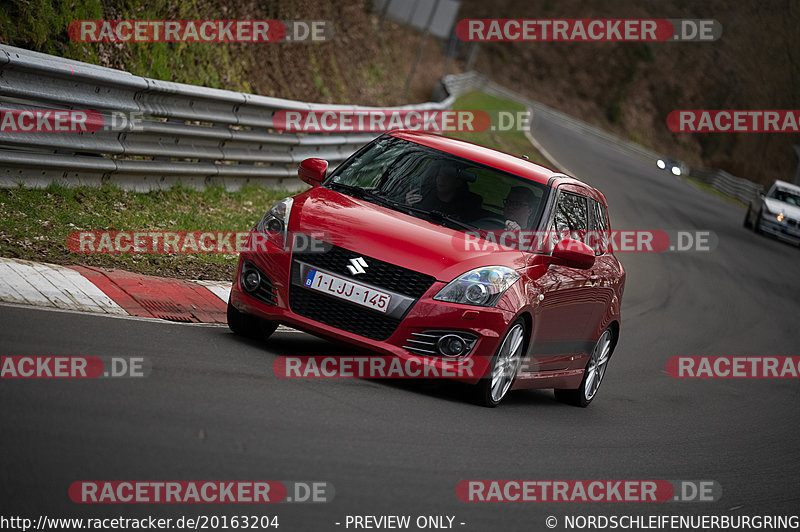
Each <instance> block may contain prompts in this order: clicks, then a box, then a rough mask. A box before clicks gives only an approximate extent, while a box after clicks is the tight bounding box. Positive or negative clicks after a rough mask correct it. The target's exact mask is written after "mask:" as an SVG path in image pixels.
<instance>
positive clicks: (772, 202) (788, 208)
mask: <svg viewBox="0 0 800 532" xmlns="http://www.w3.org/2000/svg"><path fill="white" fill-rule="evenodd" d="M764 203H765V204H766V206H767V209H769V210H770V212H774V213H779V212H782V213H783V214H784V216H788V217H789V218H792V219H794V220H800V207H798V206H796V205H792V204H790V203H784V202H783V201H779V200H776V199H775V198H764Z"/></svg>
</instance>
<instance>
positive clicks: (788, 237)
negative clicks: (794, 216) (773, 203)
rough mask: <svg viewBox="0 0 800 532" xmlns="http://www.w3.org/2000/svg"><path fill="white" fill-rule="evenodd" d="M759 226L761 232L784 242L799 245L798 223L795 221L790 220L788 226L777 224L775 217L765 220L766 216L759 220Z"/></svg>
mask: <svg viewBox="0 0 800 532" xmlns="http://www.w3.org/2000/svg"><path fill="white" fill-rule="evenodd" d="M759 224H760V225H759V227H760V228H761V230H762V231H763V232H765V233H768V234H770V235H773V236H775V237H777V238H779V239H781V240H784V241H786V242H790V243H792V244H798V245H800V223H798V222H797V221H795V220H792V221H791V225H790V223H789V222H787V223H781V222H778V221H777V220H776V219H775V217H769V218H767V217H766V216H762V217H761V219H760V220H759Z"/></svg>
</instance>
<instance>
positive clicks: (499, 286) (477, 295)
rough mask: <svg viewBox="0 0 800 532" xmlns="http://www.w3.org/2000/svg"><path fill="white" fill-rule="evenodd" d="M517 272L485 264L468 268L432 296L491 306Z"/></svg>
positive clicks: (465, 303) (514, 279)
mask: <svg viewBox="0 0 800 532" xmlns="http://www.w3.org/2000/svg"><path fill="white" fill-rule="evenodd" d="M517 279H519V274H518V273H517V272H515V271H514V270H512V269H511V268H506V267H505V266H485V267H483V268H475V269H474V270H470V271H468V272H466V273H464V274H462V275H460V276H459V277H458V278H456V279H454V280H453V281H450V282H449V283H447V286H445V287H444V288H442V289H441V290H439V293H438V294H436V295H435V296H433V299H435V300H436V301H447V302H449V303H462V304H464V305H476V306H479V307H493V306H494V305H495V304H497V302H498V301H499V300H500V297H501V296H502V295H503V294H504V293H505V291H506V290H508V288H509V287H510V286H511V285H512V284H514V282H515V281H516V280H517Z"/></svg>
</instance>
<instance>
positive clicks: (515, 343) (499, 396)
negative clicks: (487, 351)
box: [474, 318, 528, 408]
mask: <svg viewBox="0 0 800 532" xmlns="http://www.w3.org/2000/svg"><path fill="white" fill-rule="evenodd" d="M527 338H528V330H527V328H526V327H525V322H524V321H523V320H522V318H517V319H516V320H515V321H514V323H512V324H511V326H510V327H509V328H508V331H507V332H506V334H505V336H504V337H503V341H502V342H500V346H499V347H498V348H497V352H496V353H495V354H494V356H493V357H492V361H491V364H490V366H489V367H490V369H489V374H488V375H487V376H485V377H484V378H482V379H481V380H480V382H479V383H478V384H476V385H475V388H474V394H475V395H474V399H475V402H476V403H477V404H479V405H481V406H485V407H488V408H494V407H496V406H497V405H499V404H500V403H501V402H502V400H503V398H505V397H506V396H507V395H508V390H509V389H510V388H511V386H512V385H513V384H514V379H516V377H517V372H518V371H519V367H520V366H521V365H522V358H523V357H524V356H525V350H526V348H527V344H528V342H527ZM509 342H510V343H509ZM507 349H508V350H513V353H508V352H507ZM501 353H504V354H505V355H510V357H511V359H513V360H510V359H509V358H508V357H507V356H503V357H501ZM501 358H502V361H503V362H502V363H504V365H505V367H506V370H505V371H504V370H500V369H499V368H498V363H501ZM495 372H498V375H497V377H498V380H495V378H494V377H495ZM500 378H502V379H503V382H502V383H501V382H500V380H499V379H500ZM493 383H494V384H493ZM495 385H496V386H497V390H496V391H495V392H494V393H493V389H494V388H495Z"/></svg>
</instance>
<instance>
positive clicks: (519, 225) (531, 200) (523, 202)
mask: <svg viewBox="0 0 800 532" xmlns="http://www.w3.org/2000/svg"><path fill="white" fill-rule="evenodd" d="M535 203H536V198H535V196H534V195H533V191H531V189H529V188H526V187H511V190H509V191H508V196H506V199H504V200H503V215H504V216H505V217H506V229H507V230H509V231H519V230H521V229H529V228H530V223H531V215H532V214H533V206H534V205H535Z"/></svg>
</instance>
